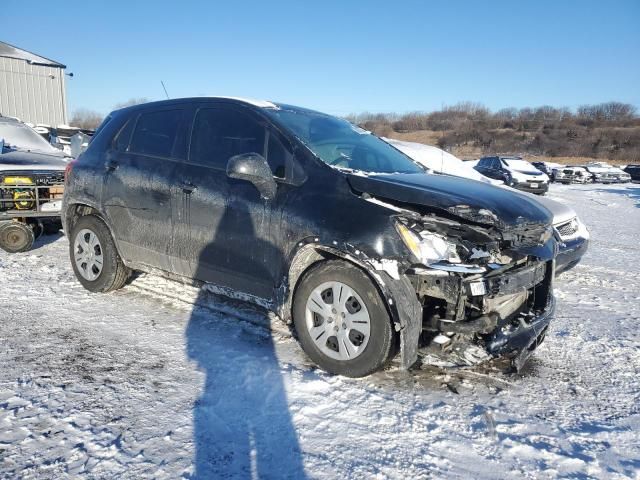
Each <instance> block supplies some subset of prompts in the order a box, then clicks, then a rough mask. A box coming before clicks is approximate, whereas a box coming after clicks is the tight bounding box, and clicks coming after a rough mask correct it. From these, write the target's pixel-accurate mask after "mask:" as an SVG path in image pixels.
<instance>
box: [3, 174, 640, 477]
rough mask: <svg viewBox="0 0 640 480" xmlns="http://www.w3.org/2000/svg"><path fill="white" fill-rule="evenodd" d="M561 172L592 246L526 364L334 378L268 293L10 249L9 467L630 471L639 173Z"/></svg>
mask: <svg viewBox="0 0 640 480" xmlns="http://www.w3.org/2000/svg"><path fill="white" fill-rule="evenodd" d="M551 188H552V190H551V192H550V197H551V198H553V199H556V200H558V201H561V202H565V203H567V204H569V205H571V206H572V207H573V208H575V209H576V210H577V212H578V214H579V215H580V217H581V218H582V219H583V220H584V222H585V223H586V224H587V225H588V226H589V228H590V230H591V233H592V245H591V249H590V251H589V253H588V254H587V256H586V257H585V258H584V260H583V263H582V264H581V265H579V266H578V267H577V268H575V269H574V270H572V271H569V272H567V273H566V274H564V275H563V276H562V277H560V278H559V279H558V280H557V282H556V292H557V295H558V298H559V306H558V314H557V318H556V320H555V321H554V323H553V324H552V327H551V331H550V333H549V334H548V336H547V340H546V341H545V343H544V344H543V345H542V346H541V347H540V349H539V350H538V351H537V352H536V354H535V355H534V357H533V359H532V360H531V362H530V364H529V367H528V368H527V369H526V371H525V372H523V373H522V374H521V375H518V376H514V375H505V374H501V373H498V372H494V371H487V370H471V371H463V370H457V371H456V370H449V371H447V370H439V369H437V368H435V367H429V368H428V369H427V368H426V367H425V369H423V370H417V371H413V372H409V373H407V372H400V371H397V370H394V369H391V370H388V371H385V372H381V373H378V374H376V375H373V376H371V377H369V378H365V379H359V380H353V379H346V378H341V377H332V376H330V375H327V374H325V373H323V372H321V371H318V370H316V369H314V368H313V366H312V365H311V364H310V363H309V361H308V360H306V359H305V357H304V355H303V354H302V353H301V351H300V349H299V348H298V346H297V344H296V342H295V341H294V340H293V339H291V338H290V336H289V335H288V329H287V328H286V327H285V326H282V325H281V324H280V323H279V322H278V321H277V320H276V319H273V318H269V317H268V316H265V314H264V312H263V311H261V310H260V309H259V308H257V307H250V306H248V305H245V304H241V303H239V302H237V301H232V300H223V299H222V298H221V297H218V296H216V295H215V294H213V293H203V292H199V291H198V290H197V289H196V288H194V287H191V286H186V285H181V284H178V283H175V282H171V281H168V280H163V279H161V278H159V277H155V276H152V275H142V276H140V277H138V278H136V279H135V280H134V281H133V282H132V283H131V284H130V285H128V286H127V287H125V288H124V289H122V290H120V291H118V292H115V293H112V294H108V295H93V294H90V293H88V292H86V291H84V290H83V289H82V288H81V287H80V285H79V284H78V283H77V281H76V280H75V278H74V277H73V274H72V272H71V268H70V266H69V263H68V260H67V243H66V239H65V238H64V237H45V238H43V239H41V240H40V242H39V243H38V248H37V249H35V250H33V251H31V252H28V253H24V254H18V255H8V254H6V253H4V252H0V286H1V288H0V306H1V307H2V309H1V310H0V340H1V343H0V364H1V365H2V367H1V369H0V477H1V478H18V477H20V478H56V479H59V478H72V477H73V478H75V477H78V476H86V477H90V478H114V477H124V478H161V479H162V478H193V477H196V476H198V477H200V478H207V477H208V478H226V477H240V478H248V477H254V478H283V477H285V478H286V477H289V478H302V477H303V476H306V477H309V478H412V479H413V478H417V479H419V478H432V477H435V478H444V477H446V478H479V479H484V478H487V479H488V478H513V479H521V478H536V479H537V478H557V477H571V478H639V476H640V474H639V470H640V434H638V432H639V431H640V415H639V407H638V405H639V402H640V398H639V397H640V379H639V373H640V372H639V370H640V341H639V340H640V338H639V336H640V334H639V333H638V331H639V329H638V323H639V322H640V262H638V255H639V252H640V251H639V247H638V235H639V234H640V187H639V186H638V185H627V186H619V185H612V186H597V185H595V186H594V185H589V186H557V185H552V187H551ZM194 303H195V304H198V305H200V306H198V307H194ZM269 325H272V328H269Z"/></svg>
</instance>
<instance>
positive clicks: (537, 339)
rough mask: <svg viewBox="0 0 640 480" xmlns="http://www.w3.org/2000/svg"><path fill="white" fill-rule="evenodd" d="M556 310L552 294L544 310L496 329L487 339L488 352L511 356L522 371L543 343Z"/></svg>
mask: <svg viewBox="0 0 640 480" xmlns="http://www.w3.org/2000/svg"><path fill="white" fill-rule="evenodd" d="M555 310H556V300H555V297H554V296H553V295H550V297H549V300H548V303H547V305H546V307H545V309H544V310H542V311H541V312H539V313H538V314H537V315H534V316H532V317H530V318H528V319H526V320H525V319H520V320H519V321H518V323H517V324H510V325H506V326H504V327H502V328H498V329H496V330H495V331H494V332H493V333H491V334H490V335H489V337H488V338H486V340H485V346H486V349H487V352H488V353H489V354H490V355H492V356H493V357H499V356H500V357H509V358H510V359H511V363H512V365H513V367H514V368H515V369H516V371H520V370H521V369H522V367H523V366H524V364H525V363H526V362H527V360H528V359H529V357H530V356H531V354H532V353H533V351H534V350H535V349H536V348H538V346H539V345H540V344H541V343H542V341H543V340H544V338H545V335H546V333H547V329H548V328H549V323H551V320H552V319H553V316H554V314H555Z"/></svg>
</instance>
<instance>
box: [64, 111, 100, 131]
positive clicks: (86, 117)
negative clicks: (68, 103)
mask: <svg viewBox="0 0 640 480" xmlns="http://www.w3.org/2000/svg"><path fill="white" fill-rule="evenodd" d="M103 118H104V116H103V115H102V114H100V113H98V112H96V111H94V110H88V109H86V108H79V109H77V110H75V111H74V112H73V115H72V116H71V121H70V123H71V126H72V127H79V128H86V129H88V130H95V129H96V128H98V125H100V124H101V123H102V119H103Z"/></svg>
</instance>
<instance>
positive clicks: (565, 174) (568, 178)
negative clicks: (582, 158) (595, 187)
mask: <svg viewBox="0 0 640 480" xmlns="http://www.w3.org/2000/svg"><path fill="white" fill-rule="evenodd" d="M553 178H554V180H555V181H556V182H558V183H564V184H566V185H569V184H571V183H588V182H590V181H591V174H590V173H589V172H587V170H586V169H585V168H583V167H562V168H554V169H553Z"/></svg>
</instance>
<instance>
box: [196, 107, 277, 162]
mask: <svg viewBox="0 0 640 480" xmlns="http://www.w3.org/2000/svg"><path fill="white" fill-rule="evenodd" d="M264 151H265V129H264V127H263V126H262V125H261V124H260V123H259V122H258V121H257V120H255V119H254V118H252V117H251V116H250V115H247V114H246V113H244V112H241V111H238V110H235V109H231V108H222V107H219V108H205V109H201V110H199V111H198V113H197V114H196V118H195V121H194V124H193V134H192V136H191V148H190V151H189V160H190V161H192V162H194V163H198V164H200V165H206V166H208V167H214V168H220V169H226V168H227V163H228V161H229V159H230V158H231V157H233V156H235V155H240V154H243V153H259V154H260V155H263V156H264Z"/></svg>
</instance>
